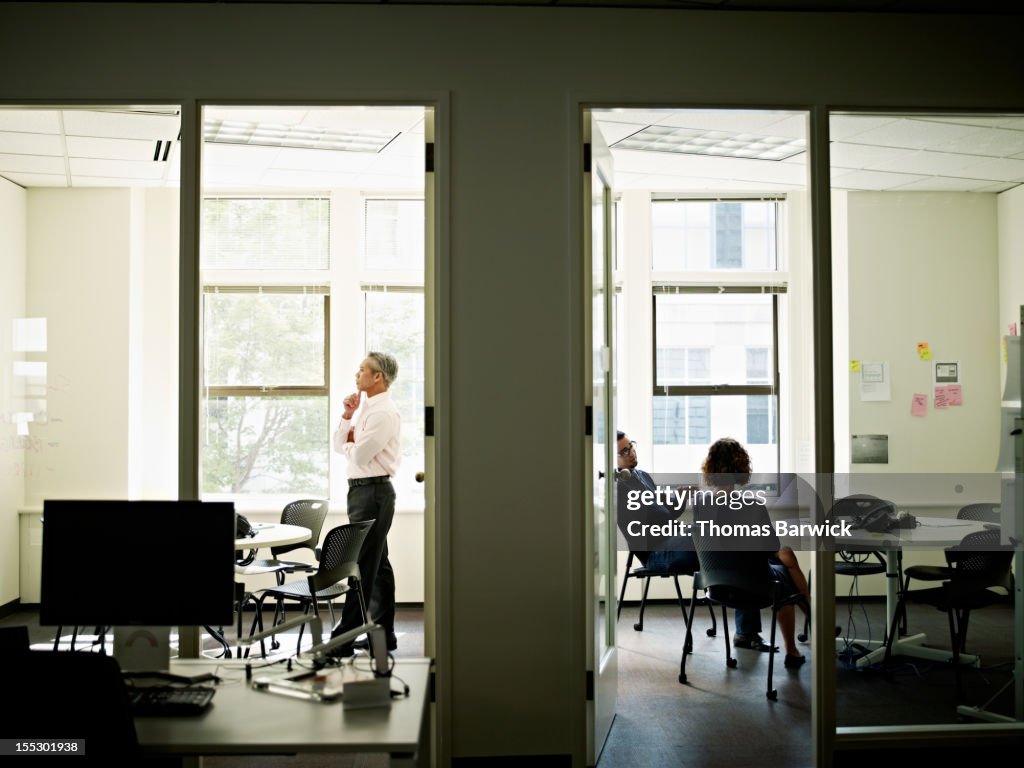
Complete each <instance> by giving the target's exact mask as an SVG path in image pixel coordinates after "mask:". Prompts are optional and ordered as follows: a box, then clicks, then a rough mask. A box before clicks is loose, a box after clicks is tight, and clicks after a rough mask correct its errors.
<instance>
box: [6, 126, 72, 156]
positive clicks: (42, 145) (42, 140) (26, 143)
mask: <svg viewBox="0 0 1024 768" xmlns="http://www.w3.org/2000/svg"><path fill="white" fill-rule="evenodd" d="M0 152H2V153H9V154H14V155H59V156H61V157H63V156H64V142H62V141H61V138H60V136H57V135H54V134H49V133H13V132H10V131H0Z"/></svg>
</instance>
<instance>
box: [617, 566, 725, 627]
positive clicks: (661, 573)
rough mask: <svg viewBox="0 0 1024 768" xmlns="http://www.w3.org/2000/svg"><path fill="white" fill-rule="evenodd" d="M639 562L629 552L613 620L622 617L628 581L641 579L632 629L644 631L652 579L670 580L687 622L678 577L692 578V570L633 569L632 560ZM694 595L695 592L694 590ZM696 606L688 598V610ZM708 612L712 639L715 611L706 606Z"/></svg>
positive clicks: (667, 568)
mask: <svg viewBox="0 0 1024 768" xmlns="http://www.w3.org/2000/svg"><path fill="white" fill-rule="evenodd" d="M634 559H636V560H637V561H638V562H639V560H640V558H639V556H638V555H637V554H636V553H635V552H630V553H629V557H628V558H627V559H626V572H625V573H624V574H623V576H622V588H621V589H620V590H619V605H618V608H617V610H616V613H615V618H616V619H618V618H619V616H621V615H622V601H623V599H624V598H625V596H626V585H627V584H628V583H629V580H630V579H643V580H644V586H643V593H642V594H641V596H640V617H639V619H638V620H637V621H636V623H635V624H633V629H635V630H636V631H637V632H643V631H644V610H645V609H646V607H647V590H648V589H650V586H651V579H652V578H661V579H665V578H671V579H672V582H673V584H675V588H676V599H677V600H678V601H679V609H680V610H681V611H682V612H683V621H684V622H686V621H687V612H686V603H685V602H684V601H683V592H682V590H681V589H680V588H679V577H680V576H690V577H693V576H694V575H695V573H696V571H694V570H693V569H687V568H673V567H665V568H658V567H656V566H648V565H646V564H644V563H642V562H641V563H640V564H639V565H637V566H636V567H635V568H634V567H633V560H634ZM694 594H696V590H694ZM695 605H697V600H696V598H695V597H691V598H690V609H691V610H693V607H694V606H695ZM708 609H709V612H710V613H711V628H710V629H709V630H708V631H707V632H708V637H714V636H715V634H716V632H717V628H716V627H717V625H716V623H715V611H714V608H712V607H711V606H708Z"/></svg>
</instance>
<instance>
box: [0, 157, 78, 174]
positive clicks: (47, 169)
mask: <svg viewBox="0 0 1024 768" xmlns="http://www.w3.org/2000/svg"><path fill="white" fill-rule="evenodd" d="M6 171H10V172H12V173H56V174H60V175H62V176H63V175H64V158H63V157H46V156H43V155H8V154H3V155H0V173H2V174H4V175H5V176H6V175H7V174H6Z"/></svg>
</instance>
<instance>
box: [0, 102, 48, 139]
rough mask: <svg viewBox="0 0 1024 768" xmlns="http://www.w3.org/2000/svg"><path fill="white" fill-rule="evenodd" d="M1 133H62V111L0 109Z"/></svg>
mask: <svg viewBox="0 0 1024 768" xmlns="http://www.w3.org/2000/svg"><path fill="white" fill-rule="evenodd" d="M0 131H22V132H24V133H58V134H59V133H60V110H58V109H17V108H14V107H0Z"/></svg>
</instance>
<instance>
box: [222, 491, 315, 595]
mask: <svg viewBox="0 0 1024 768" xmlns="http://www.w3.org/2000/svg"><path fill="white" fill-rule="evenodd" d="M327 510H328V504H327V502H326V501H323V500H321V499H302V500H300V501H292V502H290V503H288V504H287V505H285V508H284V509H283V510H282V511H281V523H282V524H283V525H299V526H302V527H303V528H309V531H310V534H309V538H308V539H306V540H305V541H299V542H296V543H294V544H281V545H279V546H276V547H271V548H270V554H271V557H269V558H264V559H260V560H255V559H254V560H252V561H251V562H249V563H248V564H247V565H245V566H242V567H240V568H239V573H240V574H242V575H244V576H252V575H256V574H263V573H273V574H275V576H276V577H277V583H278V584H279V585H280V584H284V578H285V574H287V573H297V572H301V571H305V572H312V571H315V570H316V565H314V564H311V563H306V562H302V561H301V560H281V559H280V557H281V555H283V554H286V553H288V552H294V551H295V550H296V549H308V550H310V551H311V552H313V556H314V557H315V558H316V559H317V560H319V559H320V548H319V547H318V546H317V544H318V543H319V541H320V532H321V531H322V530H323V527H324V520H326V519H327Z"/></svg>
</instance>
